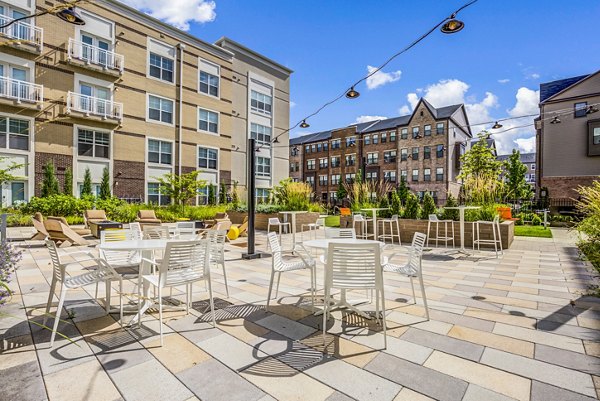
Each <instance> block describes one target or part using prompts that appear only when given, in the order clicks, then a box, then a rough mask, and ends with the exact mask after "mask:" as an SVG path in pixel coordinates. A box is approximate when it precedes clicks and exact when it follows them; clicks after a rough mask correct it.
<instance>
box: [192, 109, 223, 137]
mask: <svg viewBox="0 0 600 401" xmlns="http://www.w3.org/2000/svg"><path fill="white" fill-rule="evenodd" d="M201 110H204V111H206V112H208V113H213V114H216V115H217V132H212V131H205V130H203V129H200V111H201ZM196 120H197V127H196V130H197V131H198V132H202V133H205V134H209V135H216V136H219V135H221V134H220V129H221V113H219V112H218V111H216V110H211V109H207V108H206V107H198V109H197V112H196ZM207 124H208V125H210V123H209V122H207Z"/></svg>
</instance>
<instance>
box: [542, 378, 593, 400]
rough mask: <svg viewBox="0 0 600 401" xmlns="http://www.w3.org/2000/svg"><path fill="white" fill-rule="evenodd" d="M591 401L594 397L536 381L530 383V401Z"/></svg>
mask: <svg viewBox="0 0 600 401" xmlns="http://www.w3.org/2000/svg"><path fill="white" fill-rule="evenodd" d="M567 400H568V401H593V400H597V398H595V397H587V396H585V395H582V394H577V393H574V392H572V391H569V390H565V389H563V388H559V387H555V386H551V385H549V384H546V383H541V382H538V381H535V380H534V381H532V382H531V401H567Z"/></svg>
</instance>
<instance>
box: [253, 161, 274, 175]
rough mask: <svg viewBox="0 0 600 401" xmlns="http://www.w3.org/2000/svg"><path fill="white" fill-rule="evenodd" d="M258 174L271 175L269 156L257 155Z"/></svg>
mask: <svg viewBox="0 0 600 401" xmlns="http://www.w3.org/2000/svg"><path fill="white" fill-rule="evenodd" d="M256 175H257V176H258V177H270V176H271V159H270V158H269V157H261V156H257V157H256Z"/></svg>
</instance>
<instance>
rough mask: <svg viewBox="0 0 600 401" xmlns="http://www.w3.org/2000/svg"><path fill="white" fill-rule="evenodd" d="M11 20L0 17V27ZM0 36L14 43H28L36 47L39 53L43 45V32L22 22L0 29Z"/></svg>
mask: <svg viewBox="0 0 600 401" xmlns="http://www.w3.org/2000/svg"><path fill="white" fill-rule="evenodd" d="M12 20H13V18H10V17H8V16H6V15H0V26H1V25H6V24H8V23H9V22H10V21H12ZM0 35H2V36H4V37H8V38H10V39H12V40H13V41H15V42H21V41H23V42H29V43H31V44H33V45H35V46H37V47H38V49H39V50H40V51H41V50H42V47H43V45H44V30H43V29H42V28H39V27H37V26H35V25H32V24H28V23H26V22H24V21H17V22H15V23H14V24H12V25H10V26H7V27H6V28H2V29H0Z"/></svg>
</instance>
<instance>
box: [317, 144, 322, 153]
mask: <svg viewBox="0 0 600 401" xmlns="http://www.w3.org/2000/svg"><path fill="white" fill-rule="evenodd" d="M321 146H322V145H321V144H320V143H317V152H320V151H321Z"/></svg>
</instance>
